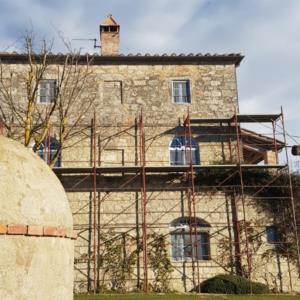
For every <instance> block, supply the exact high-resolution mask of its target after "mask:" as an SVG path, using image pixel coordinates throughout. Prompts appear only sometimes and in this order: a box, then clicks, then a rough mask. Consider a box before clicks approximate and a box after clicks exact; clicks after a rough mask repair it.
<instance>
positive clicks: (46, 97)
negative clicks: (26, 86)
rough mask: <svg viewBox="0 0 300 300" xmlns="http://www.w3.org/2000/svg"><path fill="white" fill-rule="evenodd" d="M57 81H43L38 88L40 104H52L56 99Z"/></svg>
mask: <svg viewBox="0 0 300 300" xmlns="http://www.w3.org/2000/svg"><path fill="white" fill-rule="evenodd" d="M56 92H57V91H56V80H55V79H42V80H41V81H40V82H39V87H38V97H37V100H38V103H44V104H49V103H52V102H53V101H54V99H55V97H56Z"/></svg>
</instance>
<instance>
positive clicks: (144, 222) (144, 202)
mask: <svg viewBox="0 0 300 300" xmlns="http://www.w3.org/2000/svg"><path fill="white" fill-rule="evenodd" d="M139 130H140V143H139V150H140V175H141V202H142V203H141V204H142V205H141V208H142V232H143V237H142V239H143V268H144V281H143V290H144V292H145V293H147V292H148V252H147V219H146V216H147V190H146V172H145V165H146V155H145V128H144V114H143V111H141V115H140V122H139Z"/></svg>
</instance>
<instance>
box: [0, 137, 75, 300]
mask: <svg viewBox="0 0 300 300" xmlns="http://www.w3.org/2000/svg"><path fill="white" fill-rule="evenodd" d="M73 238H74V235H73V221H72V214H71V210H70V207H69V203H68V199H67V196H66V194H65V191H64V189H63V187H62V185H61V183H60V182H59V180H58V179H57V177H56V176H55V174H54V173H53V172H52V170H51V169H50V168H49V167H48V166H47V165H46V164H45V162H44V161H43V160H42V159H40V158H39V157H38V156H37V155H36V154H35V153H34V152H32V151H31V150H29V149H27V148H25V147H24V146H23V145H21V144H20V143H18V142H16V141H12V140H9V139H7V138H5V137H3V136H0V244H1V256H0V299H18V300H20V299H22V300H23V299H24V300H25V299H73V259H74V241H73Z"/></svg>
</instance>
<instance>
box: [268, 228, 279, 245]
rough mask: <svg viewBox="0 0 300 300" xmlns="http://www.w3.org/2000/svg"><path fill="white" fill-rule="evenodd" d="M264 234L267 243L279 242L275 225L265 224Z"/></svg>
mask: <svg viewBox="0 0 300 300" xmlns="http://www.w3.org/2000/svg"><path fill="white" fill-rule="evenodd" d="M266 234H267V242H268V243H269V244H275V243H277V242H279V234H278V228H277V226H275V225H271V226H267V227H266Z"/></svg>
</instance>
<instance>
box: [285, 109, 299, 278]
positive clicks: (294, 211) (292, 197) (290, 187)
mask: <svg viewBox="0 0 300 300" xmlns="http://www.w3.org/2000/svg"><path fill="white" fill-rule="evenodd" d="M281 122H282V130H283V139H284V144H285V147H284V149H285V156H286V162H287V171H288V181H289V195H290V202H291V209H292V225H293V230H294V236H295V244H296V252H297V265H298V276H299V277H300V249H299V236H298V228H297V217H296V209H295V201H294V193H293V184H292V176H291V172H290V166H289V155H288V150H287V139H286V131H285V122H284V115H283V109H282V107H281Z"/></svg>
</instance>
